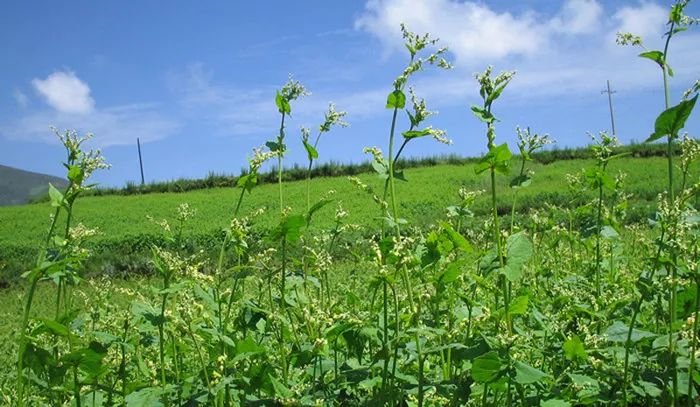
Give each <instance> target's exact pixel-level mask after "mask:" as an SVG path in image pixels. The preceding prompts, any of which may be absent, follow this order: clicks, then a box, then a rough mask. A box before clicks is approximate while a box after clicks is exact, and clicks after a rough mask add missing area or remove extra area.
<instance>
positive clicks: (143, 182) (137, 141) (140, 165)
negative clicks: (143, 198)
mask: <svg viewBox="0 0 700 407" xmlns="http://www.w3.org/2000/svg"><path fill="white" fill-rule="evenodd" d="M136 146H137V147H138V149H139V167H140V168H141V186H143V185H144V184H145V181H144V179H143V159H142V158H141V141H140V140H139V138H138V137H136Z"/></svg>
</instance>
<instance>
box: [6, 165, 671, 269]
mask: <svg viewBox="0 0 700 407" xmlns="http://www.w3.org/2000/svg"><path fill="white" fill-rule="evenodd" d="M514 160H515V159H514ZM513 164H514V165H515V164H516V162H515V161H514V163H513ZM592 164H593V160H591V159H572V160H563V161H555V162H553V163H551V164H547V165H543V164H538V163H533V164H530V165H529V166H530V168H532V169H534V171H535V173H536V175H535V177H534V178H533V181H532V185H530V186H529V187H528V188H525V189H523V190H522V191H521V192H520V193H519V196H518V202H517V207H516V210H517V211H518V212H519V213H521V214H526V213H527V211H528V210H529V209H532V208H542V207H544V206H545V205H546V204H556V205H561V206H565V205H567V204H568V203H569V202H570V201H571V200H572V199H579V200H581V199H582V198H592V195H590V196H589V197H580V196H579V197H577V196H573V195H572V194H571V193H570V192H568V189H567V185H566V177H565V175H566V174H575V173H578V172H579V171H580V168H584V167H587V166H591V165H592ZM665 166H666V161H665V159H664V158H661V157H649V158H631V157H625V158H622V159H620V160H617V161H614V162H612V163H611V164H610V167H609V170H610V173H611V174H616V173H618V172H619V171H622V172H625V173H627V174H628V177H627V180H626V186H625V190H626V191H628V192H630V193H631V194H632V198H631V199H630V201H631V204H630V209H629V210H628V212H629V218H630V219H629V220H631V221H633V222H639V221H645V220H646V218H647V217H649V216H650V215H652V214H653V212H654V208H655V200H656V195H657V193H658V191H661V190H662V189H663V186H664V182H665V180H664V179H662V178H661V177H659V176H658V174H659V173H662V172H663V171H664V170H665ZM406 177H407V178H408V180H409V182H407V183H404V182H401V181H397V196H398V201H399V202H401V206H400V207H399V209H398V211H399V214H400V216H401V217H403V218H406V219H407V220H408V221H409V223H410V224H411V225H417V226H419V227H426V226H428V225H430V224H431V223H434V222H435V220H436V219H438V218H440V217H443V216H444V214H445V208H446V207H447V206H450V205H454V204H455V203H456V202H457V200H458V197H457V192H458V190H459V188H460V187H465V188H467V189H468V190H487V189H488V188H489V179H488V177H486V176H477V175H475V174H474V168H473V164H466V165H461V166H458V165H438V166H433V167H422V168H411V169H407V170H406ZM359 178H360V179H362V180H363V182H365V183H367V184H369V185H371V186H373V187H374V188H375V191H381V187H382V185H381V180H380V179H379V178H378V177H377V176H376V175H375V174H361V175H359ZM498 183H499V185H498V188H499V189H500V190H501V191H503V194H502V196H501V199H500V201H499V205H500V206H499V213H507V212H508V211H509V210H510V202H511V196H510V193H509V191H508V190H507V188H508V187H507V183H508V179H507V178H506V177H499V179H498ZM311 185H312V186H311V196H312V198H313V197H317V198H318V197H321V196H323V195H325V194H327V193H328V191H331V190H333V191H335V194H334V195H333V196H332V197H333V199H335V200H336V201H340V202H342V205H343V207H344V208H345V209H347V210H348V212H349V218H348V222H349V223H352V224H358V225H362V226H365V227H371V226H376V225H379V223H378V222H379V221H378V220H377V219H376V218H377V216H378V210H377V207H376V206H375V205H372V204H371V200H370V199H369V197H368V196H367V195H366V194H365V193H364V192H362V191H359V190H357V189H356V188H355V187H354V186H353V185H351V183H350V182H349V181H348V180H347V178H346V177H320V178H315V179H313V180H312V184H311ZM239 191H240V190H239V189H234V188H213V189H205V190H195V191H190V192H187V193H163V194H147V195H129V196H119V195H110V196H92V197H86V198H83V199H81V200H79V201H78V202H76V211H75V221H76V222H82V223H84V224H85V225H86V226H88V227H91V228H95V227H96V228H98V229H99V231H100V233H101V234H100V235H99V236H97V237H96V238H95V239H94V242H95V243H94V245H95V246H96V250H95V251H96V256H95V258H94V259H93V262H92V263H91V267H90V269H91V271H94V272H100V271H104V270H111V271H119V269H122V270H124V269H127V271H132V270H133V269H137V268H139V267H141V266H142V264H143V262H141V261H140V260H139V259H140V258H141V257H142V256H139V255H138V253H139V252H143V251H144V250H145V251H147V249H148V243H149V242H152V241H159V239H160V238H161V237H162V229H161V228H160V227H159V226H158V225H157V224H155V223H154V222H152V221H149V219H148V217H152V218H153V219H156V220H160V219H169V220H171V221H172V220H173V218H174V217H175V213H174V212H175V210H174V208H176V207H177V205H179V204H180V203H183V202H187V203H188V204H189V205H190V207H192V208H194V209H195V210H196V211H197V214H198V216H196V217H195V219H194V221H193V222H192V224H191V226H190V227H189V229H188V233H189V236H190V237H192V238H193V239H194V240H195V241H197V242H198V244H197V245H196V246H197V247H198V248H200V249H204V250H210V249H212V248H213V247H215V246H212V245H214V244H215V243H214V241H216V239H217V238H218V237H219V232H220V231H221V230H222V229H223V228H224V227H226V226H227V223H228V222H229V220H230V218H231V216H232V213H233V210H234V207H235V203H236V200H237V198H238V194H239ZM277 193H278V190H277V188H276V186H275V185H272V184H266V185H261V186H259V187H258V188H257V189H256V190H255V191H254V193H253V194H250V195H249V196H246V198H245V199H244V201H243V206H242V208H241V213H242V214H246V213H248V212H250V211H251V210H252V209H254V208H255V209H257V208H266V209H267V210H266V212H265V213H264V214H263V215H262V216H261V218H260V219H259V220H258V222H257V224H258V227H259V228H260V229H261V230H269V229H271V228H272V227H274V226H275V225H276V220H277V211H276V207H277V205H278V203H277V195H276V194H277ZM285 202H286V204H287V205H289V206H291V207H293V208H296V209H297V210H299V211H301V210H303V209H304V208H305V203H306V185H305V183H304V182H303V181H294V182H287V183H285ZM489 205H490V204H489V198H488V196H486V195H482V196H481V197H479V198H478V199H477V202H476V203H475V205H474V207H473V210H474V212H475V213H476V214H477V216H484V215H487V214H488V213H489ZM333 211H334V209H333V206H331V205H329V206H327V207H325V208H323V209H321V211H320V212H319V215H318V216H317V217H316V220H315V223H314V226H315V227H319V228H327V227H330V226H332V224H333ZM51 212H52V211H51V208H50V207H49V204H48V203H39V204H32V205H23V206H11V207H2V208H0V265H1V264H5V269H4V270H3V271H0V275H1V276H4V279H5V280H6V281H7V280H13V279H14V278H15V277H16V276H17V275H18V274H19V273H21V272H22V271H24V270H23V269H22V267H23V265H26V264H31V260H33V256H34V255H35V253H36V249H35V247H36V245H37V243H38V239H40V236H42V235H43V234H44V233H45V230H46V229H47V228H48V224H49V214H50V213H51ZM135 253H136V254H135ZM115 269H116V270H115ZM1 279H2V278H1V277H0V280H1Z"/></svg>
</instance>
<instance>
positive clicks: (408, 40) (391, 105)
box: [375, 24, 452, 235]
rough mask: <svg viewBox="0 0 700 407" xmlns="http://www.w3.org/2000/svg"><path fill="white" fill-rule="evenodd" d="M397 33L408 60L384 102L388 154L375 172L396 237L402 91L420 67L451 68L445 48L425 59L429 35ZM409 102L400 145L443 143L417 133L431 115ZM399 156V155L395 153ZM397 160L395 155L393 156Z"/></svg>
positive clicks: (422, 105)
mask: <svg viewBox="0 0 700 407" xmlns="http://www.w3.org/2000/svg"><path fill="white" fill-rule="evenodd" d="M401 33H402V35H403V39H404V45H405V46H406V49H408V52H409V55H410V60H409V63H408V66H407V67H406V68H405V69H404V70H403V72H402V73H401V74H400V75H399V76H398V77H397V78H396V79H395V80H394V90H393V91H392V92H391V93H389V96H388V97H387V101H386V108H387V109H392V110H393V113H392V118H391V128H390V130H389V151H388V157H387V159H386V160H385V161H384V162H382V165H381V166H379V167H377V166H375V169H376V170H377V171H378V172H379V174H380V175H381V176H382V177H386V179H387V180H388V186H389V195H390V199H389V201H390V203H391V216H390V217H389V220H390V222H389V223H390V226H391V227H392V228H393V229H395V231H396V234H397V235H398V234H400V226H399V216H398V209H397V203H396V188H395V185H394V179H395V178H399V179H403V178H404V177H403V174H400V173H397V172H396V169H395V158H394V135H395V130H396V119H397V115H398V112H399V109H403V108H404V107H405V106H406V94H405V93H404V89H405V87H406V84H407V83H408V81H409V79H410V78H411V77H412V76H413V75H414V74H415V73H416V72H418V71H421V70H423V67H424V65H426V64H428V65H434V66H437V67H438V68H441V69H450V68H451V67H452V65H450V63H449V62H447V60H446V59H445V58H444V55H445V54H446V52H447V48H438V49H437V50H434V51H433V52H432V53H429V54H427V55H426V52H427V51H428V49H429V48H431V47H433V46H435V45H436V44H437V42H438V41H439V40H438V39H433V38H430V35H429V34H427V33H426V34H424V35H422V36H421V35H418V34H414V33H412V32H410V31H408V29H406V26H405V25H403V24H401ZM411 98H412V101H413V105H414V106H413V107H414V113H410V112H407V113H408V117H409V120H410V122H411V123H410V128H409V130H408V131H406V132H404V133H402V134H403V136H404V143H406V142H407V140H410V139H413V138H416V137H423V136H427V135H431V136H433V137H436V138H438V139H439V140H441V141H445V139H444V137H443V136H444V132H442V131H438V130H433V129H431V128H429V127H428V128H425V129H420V128H419V127H418V126H419V125H420V124H421V123H422V122H423V121H424V120H425V119H427V118H428V117H429V116H430V115H431V114H432V113H429V112H428V110H427V109H426V107H425V102H424V101H422V100H420V99H418V98H416V97H415V95H413V92H412V91H411ZM399 154H400V151H399ZM397 157H398V154H397Z"/></svg>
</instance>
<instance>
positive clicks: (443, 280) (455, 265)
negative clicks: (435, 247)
mask: <svg viewBox="0 0 700 407" xmlns="http://www.w3.org/2000/svg"><path fill="white" fill-rule="evenodd" d="M463 267H464V264H463V263H462V262H459V261H456V262H452V263H450V264H449V265H448V266H447V268H445V270H443V271H442V272H440V273H438V275H437V278H436V279H435V280H436V281H437V283H438V284H442V285H447V284H450V283H453V282H455V281H457V279H458V278H459V276H461V275H462V270H463Z"/></svg>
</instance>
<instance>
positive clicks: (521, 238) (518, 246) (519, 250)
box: [501, 232, 532, 282]
mask: <svg viewBox="0 0 700 407" xmlns="http://www.w3.org/2000/svg"><path fill="white" fill-rule="evenodd" d="M505 252H506V253H505V256H506V265H505V266H504V267H503V269H502V270H501V271H502V272H503V274H505V276H506V278H507V279H508V280H509V281H511V282H515V281H518V280H520V278H521V277H522V275H523V266H525V263H527V261H528V260H530V256H532V243H531V242H530V239H528V238H527V236H526V235H525V233H524V232H519V233H515V234H512V235H510V236H508V240H506V250H505Z"/></svg>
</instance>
